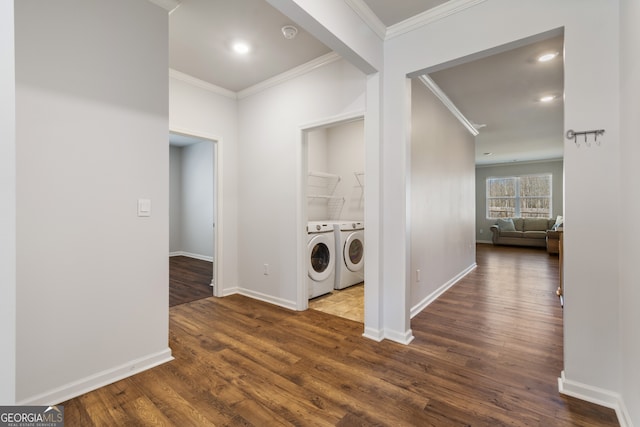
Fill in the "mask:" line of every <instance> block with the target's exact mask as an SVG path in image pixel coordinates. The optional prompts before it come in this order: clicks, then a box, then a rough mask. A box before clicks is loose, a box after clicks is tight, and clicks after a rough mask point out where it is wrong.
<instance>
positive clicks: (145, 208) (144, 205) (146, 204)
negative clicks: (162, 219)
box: [138, 199, 151, 216]
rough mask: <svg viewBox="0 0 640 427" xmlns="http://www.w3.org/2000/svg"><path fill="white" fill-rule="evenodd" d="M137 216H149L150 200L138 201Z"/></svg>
mask: <svg viewBox="0 0 640 427" xmlns="http://www.w3.org/2000/svg"><path fill="white" fill-rule="evenodd" d="M138 216H151V200H150V199H138Z"/></svg>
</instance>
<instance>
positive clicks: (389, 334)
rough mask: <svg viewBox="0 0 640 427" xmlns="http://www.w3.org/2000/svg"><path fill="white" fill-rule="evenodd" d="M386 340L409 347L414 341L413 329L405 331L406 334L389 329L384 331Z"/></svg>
mask: <svg viewBox="0 0 640 427" xmlns="http://www.w3.org/2000/svg"><path fill="white" fill-rule="evenodd" d="M384 338H385V339H387V340H391V341H394V342H397V343H400V344H404V345H408V344H409V343H410V342H411V341H413V338H414V336H413V332H412V331H411V329H409V330H407V331H404V332H398V331H392V330H389V329H385V330H384Z"/></svg>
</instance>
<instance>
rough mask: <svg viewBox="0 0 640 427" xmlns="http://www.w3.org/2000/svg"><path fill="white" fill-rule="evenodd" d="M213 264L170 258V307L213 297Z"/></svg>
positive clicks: (196, 260)
mask: <svg viewBox="0 0 640 427" xmlns="http://www.w3.org/2000/svg"><path fill="white" fill-rule="evenodd" d="M212 276H213V264H212V263H211V262H208V261H202V260H199V259H195V258H190V257H186V256H173V257H169V307H173V306H174V305H179V304H184V303H187V302H191V301H195V300H198V299H202V298H207V297H210V296H212V295H213V289H212V288H211V277H212Z"/></svg>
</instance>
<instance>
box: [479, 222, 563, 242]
mask: <svg viewBox="0 0 640 427" xmlns="http://www.w3.org/2000/svg"><path fill="white" fill-rule="evenodd" d="M556 224H557V220H556V219H553V218H550V219H548V218H499V219H498V221H497V222H496V224H494V225H492V226H491V233H492V237H491V240H492V241H493V244H494V245H515V246H534V247H540V248H546V247H547V231H549V230H552V229H555V228H556V227H557V225H556Z"/></svg>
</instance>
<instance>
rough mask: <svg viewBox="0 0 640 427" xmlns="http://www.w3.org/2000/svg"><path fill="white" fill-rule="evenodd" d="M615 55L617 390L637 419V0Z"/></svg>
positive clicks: (628, 1) (630, 5) (628, 10)
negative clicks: (618, 98) (618, 110)
mask: <svg viewBox="0 0 640 427" xmlns="http://www.w3.org/2000/svg"><path fill="white" fill-rule="evenodd" d="M620 16H621V17H622V23H621V30H622V31H621V39H622V43H621V48H622V49H621V57H622V61H621V63H622V82H621V86H620V87H621V90H620V93H621V94H622V103H621V106H622V115H621V121H622V123H621V125H622V128H621V138H620V141H621V152H622V156H621V157H622V164H621V170H620V175H621V177H622V181H621V192H622V194H624V195H626V197H623V198H622V201H621V205H620V206H621V208H620V212H622V218H621V221H620V223H621V224H623V226H622V227H620V234H621V245H620V267H621V268H620V325H621V330H620V342H621V345H622V363H621V364H620V368H621V372H622V392H623V396H624V399H625V403H626V407H627V409H628V411H629V415H630V419H631V420H632V422H633V424H634V425H636V426H638V425H640V365H638V361H639V360H640V338H639V337H640V335H639V334H638V326H637V325H640V310H638V303H639V301H640V286H638V283H640V273H638V267H637V264H638V259H640V246H639V245H638V236H640V223H639V222H638V217H640V198H639V197H638V187H637V182H638V180H639V179H640V178H639V177H638V175H639V173H638V164H639V162H640V146H638V138H637V132H638V128H637V123H638V117H640V101H639V100H638V93H640V55H638V43H639V42H640V29H639V27H638V25H637V23H638V20H640V3H639V2H637V1H635V0H623V1H622V2H621V13H620Z"/></svg>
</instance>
